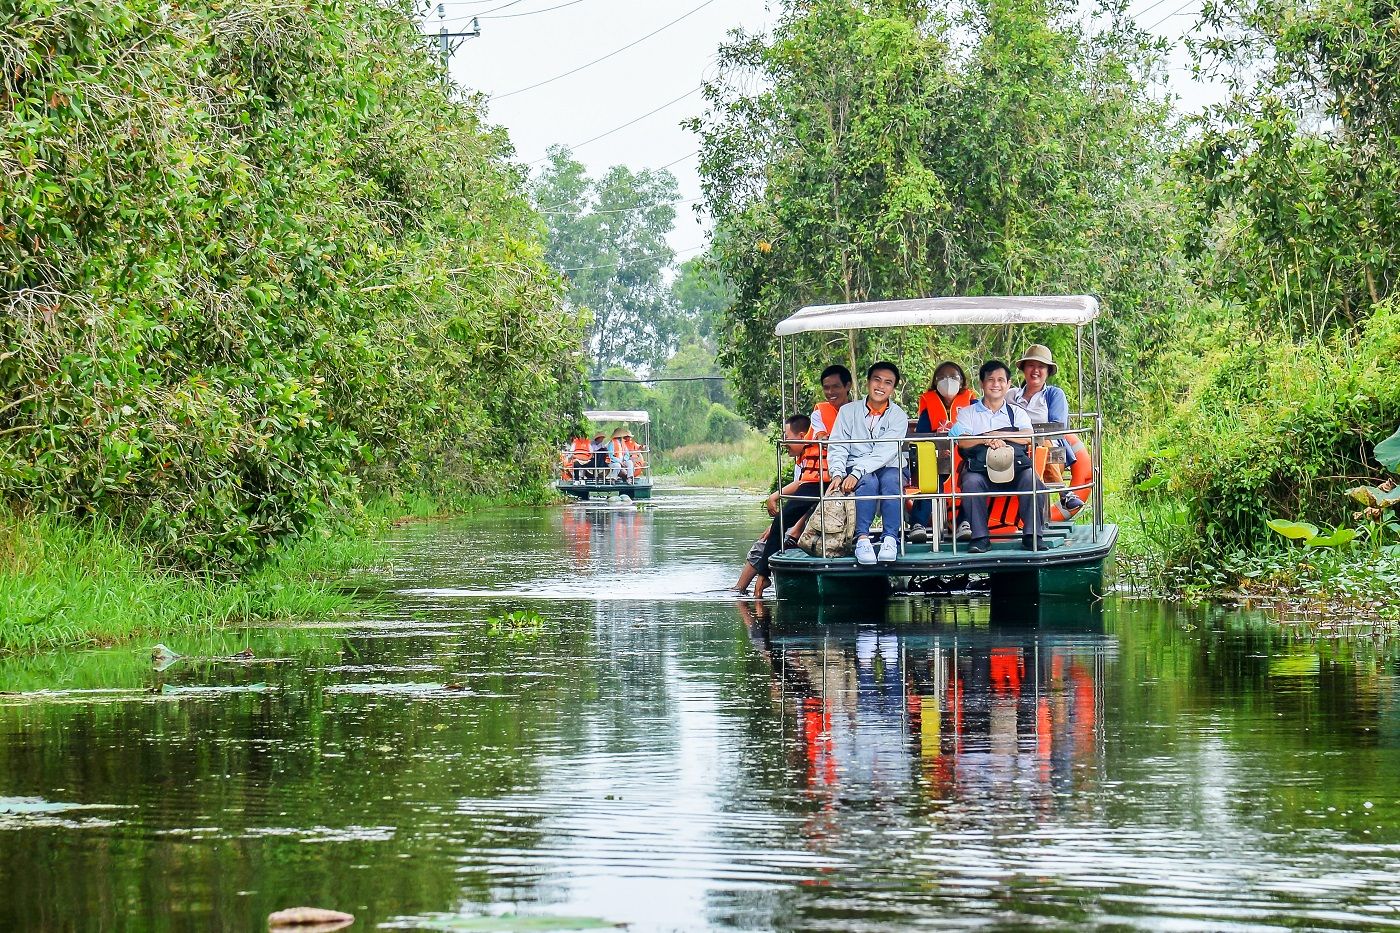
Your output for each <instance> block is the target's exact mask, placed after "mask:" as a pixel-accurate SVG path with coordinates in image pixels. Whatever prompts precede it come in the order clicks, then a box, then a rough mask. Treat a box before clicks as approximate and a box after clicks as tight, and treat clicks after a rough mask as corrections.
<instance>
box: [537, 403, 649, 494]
mask: <svg viewBox="0 0 1400 933" xmlns="http://www.w3.org/2000/svg"><path fill="white" fill-rule="evenodd" d="M583 417H584V418H586V419H588V422H589V424H591V425H595V426H597V428H598V429H599V430H600V432H601V434H602V435H603V436H604V437H606V438H607V448H606V449H601V450H594V449H591V448H589V449H587V450H585V449H584V448H582V447H569V448H565V449H564V450H563V451H560V454H559V470H558V478H557V479H556V480H555V483H554V488H556V489H558V490H559V491H560V492H562V493H564V494H565V495H567V496H573V497H574V498H576V499H588V498H591V497H593V496H603V497H607V496H627V497H629V498H631V499H634V500H635V499H650V498H651V486H652V482H651V415H650V414H648V413H647V412H645V411H586V412H584V413H583ZM634 424H635V425H639V426H640V428H641V432H642V442H641V443H640V444H638V443H636V439H635V438H633V437H632V434H631V428H630V427H629V425H634ZM610 425H619V428H617V429H616V430H620V431H623V432H625V434H624V435H623V436H624V437H626V438H627V439H629V440H630V441H631V442H632V443H630V444H626V445H624V447H625V449H623V450H616V449H615V442H616V441H617V440H618V438H617V437H615V436H614V434H615V431H612V430H609V426H610ZM578 440H579V439H577V438H576V439H575V441H574V443H575V444H577V443H578ZM583 440H584V441H587V440H588V439H587V438H583Z"/></svg>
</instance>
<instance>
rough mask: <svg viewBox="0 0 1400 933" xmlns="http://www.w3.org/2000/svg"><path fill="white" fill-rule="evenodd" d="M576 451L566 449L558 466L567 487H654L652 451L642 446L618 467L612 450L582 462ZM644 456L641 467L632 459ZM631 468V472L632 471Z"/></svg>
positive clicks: (556, 475)
mask: <svg viewBox="0 0 1400 933" xmlns="http://www.w3.org/2000/svg"><path fill="white" fill-rule="evenodd" d="M578 453H581V451H580V452H575V451H574V450H572V449H568V448H566V449H564V450H561V451H560V452H559V461H558V463H557V464H556V465H555V470H554V473H555V479H556V480H558V482H559V483H561V484H563V485H569V484H573V485H577V486H601V487H610V486H616V487H626V486H637V485H650V484H651V448H650V447H638V448H637V449H636V450H634V451H630V452H629V453H630V455H631V456H629V458H628V460H627V461H625V462H624V463H621V464H617V465H614V463H613V458H612V455H611V454H610V453H609V452H608V451H603V450H597V451H592V452H591V454H590V456H589V458H588V459H587V460H585V461H579V460H578V459H577V454H578ZM637 454H640V455H641V465H640V466H638V465H637V461H636V460H635V459H632V458H633V457H634V456H635V455H637ZM629 465H630V470H629Z"/></svg>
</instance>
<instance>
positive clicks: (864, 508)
mask: <svg viewBox="0 0 1400 933" xmlns="http://www.w3.org/2000/svg"><path fill="white" fill-rule="evenodd" d="M855 494H856V495H857V496H894V498H893V499H878V500H876V499H857V500H856V537H857V538H859V537H860V536H861V535H868V534H870V525H871V523H872V522H874V521H875V506H876V505H877V504H878V505H879V506H880V518H881V519H882V520H883V521H884V523H885V534H887V535H898V534H899V524H900V517H901V516H900V514H899V467H892V466H887V467H880V469H878V470H876V471H875V472H873V473H867V474H865V475H864V476H862V477H861V478H860V482H859V483H856V493H855Z"/></svg>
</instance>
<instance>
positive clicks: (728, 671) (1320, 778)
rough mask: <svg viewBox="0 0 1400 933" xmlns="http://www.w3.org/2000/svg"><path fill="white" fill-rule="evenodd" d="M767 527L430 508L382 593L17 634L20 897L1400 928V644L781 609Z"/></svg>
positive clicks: (808, 924) (1, 789) (718, 918)
mask: <svg viewBox="0 0 1400 933" xmlns="http://www.w3.org/2000/svg"><path fill="white" fill-rule="evenodd" d="M762 524H763V522H762V519H761V517H760V516H759V514H758V513H757V511H756V510H755V508H754V506H753V505H752V504H751V501H750V500H744V499H739V498H735V497H727V496H721V495H715V494H707V493H696V492H691V493H681V492H673V493H670V494H663V495H660V496H659V497H658V498H657V499H656V500H655V503H654V505H652V506H651V507H649V508H646V509H637V508H615V507H609V506H606V505H598V504H592V505H574V506H566V507H560V508H553V509H542V510H539V511H534V512H529V511H526V512H519V511H517V512H506V511H500V512H492V513H489V514H484V515H480V516H476V517H473V518H471V519H467V520H464V521H461V522H458V523H453V524H449V525H422V526H416V527H412V528H407V529H403V530H402V531H399V532H397V533H396V540H395V542H394V547H395V550H396V553H397V555H398V557H397V559H396V561H395V563H394V566H393V567H392V569H391V570H389V571H387V572H385V573H383V574H379V575H376V576H373V577H369V578H366V579H363V580H361V581H359V582H360V583H361V584H362V585H363V586H365V587H366V588H369V589H376V590H383V591H384V592H385V593H386V594H387V595H386V597H385V600H386V602H385V608H384V609H382V610H380V611H375V612H373V613H371V614H370V615H368V616H366V617H363V618H358V619H354V620H349V621H344V622H337V623H333V624H324V625H317V626H304V627H297V626H289V627H282V628H278V629H275V630H255V631H249V632H235V633H224V634H219V635H207V636H203V637H196V638H185V639H174V640H171V641H170V647H172V648H174V649H175V650H176V651H178V652H180V653H182V654H184V655H186V657H185V658H183V659H182V660H179V661H177V662H176V663H174V664H173V665H171V666H169V667H168V668H166V669H165V670H163V671H156V670H154V669H153V667H152V664H151V661H150V658H149V651H150V646H149V645H142V646H139V647H135V648H122V649H117V650H111V651H104V652H93V653H83V654H69V655H59V656H48V657H43V658H38V659H28V660H22V661H21V660H15V659H11V660H9V661H7V662H4V663H3V664H0V691H6V692H7V693H8V694H9V695H5V696H0V892H3V893H0V930H44V931H51V930H52V931H59V930H83V931H86V930H256V929H260V928H265V917H266V915H267V914H268V913H269V912H271V911H273V910H276V909H279V908H283V907H289V906H294V905H299V904H311V905H317V906H323V907H331V908H337V909H341V910H348V911H350V912H352V913H354V914H356V915H357V918H358V919H357V922H356V924H355V926H354V927H353V928H352V929H357V930H368V929H375V928H389V929H473V930H512V929H574V928H587V927H592V928H598V927H600V926H602V925H604V924H625V925H627V928H628V929H631V930H634V931H651V930H705V929H741V930H770V929H778V930H788V929H792V930H797V929H802V930H905V929H910V928H916V927H918V928H929V929H948V928H964V927H982V928H994V929H1020V928H1025V927H1032V926H1034V927H1043V928H1058V929H1084V928H1091V927H1100V928H1110V929H1128V928H1145V929H1156V930H1202V929H1208V930H1268V929H1305V928H1306V929H1337V930H1343V929H1345V930H1352V929H1363V928H1367V929H1369V928H1374V929H1382V928H1393V927H1398V926H1400V885H1397V876H1400V686H1398V685H1397V671H1398V669H1400V661H1397V658H1400V652H1397V650H1396V646H1395V645H1394V644H1393V643H1392V642H1390V641H1387V640H1385V639H1384V638H1380V637H1376V636H1371V635H1364V634H1358V633H1357V632H1355V631H1348V632H1346V633H1344V634H1340V635H1339V634H1337V633H1335V632H1330V633H1325V636H1324V637H1318V635H1317V633H1316V631H1315V630H1312V629H1309V628H1306V627H1300V626H1295V627H1280V626H1278V625H1274V624H1269V623H1268V622H1267V620H1265V619H1264V618H1262V617H1259V616H1252V615H1250V614H1246V613H1240V612H1232V611H1225V610H1220V609H1213V610H1187V609H1183V608H1180V607H1176V606H1171V605H1166V604H1159V603H1152V602H1143V601H1130V600H1123V599H1113V598H1110V599H1108V600H1107V601H1105V602H1104V603H1103V604H1101V605H1098V606H1093V607H1080V608H1077V609H1075V610H1074V611H1069V612H1063V611H1062V612H1058V613H1053V614H1048V615H1046V616H1045V617H1043V618H1036V617H1034V615H1032V614H1026V615H1024V616H1018V615H1016V614H1014V613H1013V614H1012V617H1010V618H992V617H991V611H990V608H989V606H988V605H987V603H986V602H985V601H983V600H977V599H959V600H948V601H943V602H934V601H930V600H918V601H914V600H895V601H893V602H891V603H890V604H889V605H888V606H884V605H865V606H855V607H846V608H842V609H835V608H832V609H828V610H826V611H823V612H822V613H821V614H820V617H818V615H817V614H816V613H814V612H813V611H810V610H807V611H794V610H791V609H789V608H787V607H784V606H783V605H781V604H778V605H772V604H770V605H769V606H767V607H761V606H760V607H754V606H753V605H752V604H748V603H740V602H736V600H735V599H734V598H733V597H732V596H725V595H724V593H723V589H724V587H725V585H726V584H728V583H729V582H731V580H732V578H733V576H734V572H735V569H736V568H737V565H738V561H739V558H740V555H742V554H743V552H744V550H745V549H746V547H747V545H748V544H749V542H750V541H752V539H753V536H754V534H755V533H756V532H757V531H758V530H759V529H760V528H761V527H762ZM512 610H533V611H534V612H537V613H539V615H540V616H541V617H542V618H543V620H544V621H543V625H542V630H541V631H540V632H539V633H538V634H537V635H534V634H530V633H526V634H524V635H522V636H519V637H507V636H505V635H502V634H499V633H497V634H492V633H490V631H489V630H488V623H487V619H488V618H489V617H491V616H493V615H500V614H501V613H504V612H508V611H512ZM244 647H250V648H251V649H252V650H253V652H254V654H255V657H254V658H253V659H251V660H235V659H230V658H229V657H228V656H229V655H232V654H234V653H235V652H237V651H239V650H240V649H243V648H244Z"/></svg>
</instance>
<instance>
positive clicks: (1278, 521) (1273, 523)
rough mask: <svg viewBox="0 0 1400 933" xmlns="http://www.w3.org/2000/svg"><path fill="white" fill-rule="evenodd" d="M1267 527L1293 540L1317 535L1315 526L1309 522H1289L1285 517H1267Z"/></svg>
mask: <svg viewBox="0 0 1400 933" xmlns="http://www.w3.org/2000/svg"><path fill="white" fill-rule="evenodd" d="M1269 527H1270V528H1272V529H1273V530H1274V531H1277V532H1278V533H1279V534H1281V535H1283V536H1284V537H1285V538H1291V539H1293V540H1294V541H1306V540H1308V539H1309V538H1316V537H1317V526H1316V525H1314V524H1311V523H1309V522H1290V521H1289V520H1288V519H1286V518H1271V519H1269Z"/></svg>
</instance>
